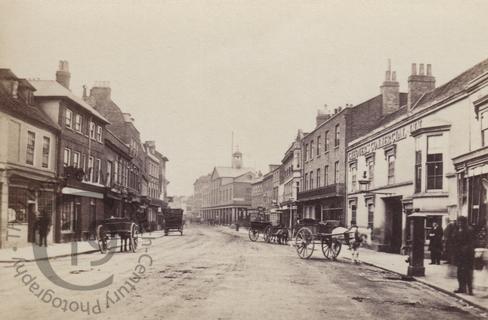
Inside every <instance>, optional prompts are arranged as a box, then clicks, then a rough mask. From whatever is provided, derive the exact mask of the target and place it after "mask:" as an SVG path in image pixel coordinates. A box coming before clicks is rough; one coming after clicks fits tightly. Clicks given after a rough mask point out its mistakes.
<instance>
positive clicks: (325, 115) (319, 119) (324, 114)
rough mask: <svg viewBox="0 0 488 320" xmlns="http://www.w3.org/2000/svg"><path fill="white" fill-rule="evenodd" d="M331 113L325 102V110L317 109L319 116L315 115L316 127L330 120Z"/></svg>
mask: <svg viewBox="0 0 488 320" xmlns="http://www.w3.org/2000/svg"><path fill="white" fill-rule="evenodd" d="M330 117H331V116H330V113H329V111H328V109H327V105H326V104H325V105H324V110H323V111H322V110H320V109H319V110H317V116H316V117H315V127H316V128H317V127H318V126H320V125H321V124H322V123H324V122H325V121H327V120H329V118H330Z"/></svg>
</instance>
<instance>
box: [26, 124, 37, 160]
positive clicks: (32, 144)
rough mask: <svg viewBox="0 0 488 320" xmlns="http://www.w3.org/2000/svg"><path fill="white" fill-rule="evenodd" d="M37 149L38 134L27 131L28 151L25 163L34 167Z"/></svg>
mask: <svg viewBox="0 0 488 320" xmlns="http://www.w3.org/2000/svg"><path fill="white" fill-rule="evenodd" d="M35 148H36V134H35V133H34V132H32V131H27V149H26V156H25V163H27V164H30V165H34V150H35Z"/></svg>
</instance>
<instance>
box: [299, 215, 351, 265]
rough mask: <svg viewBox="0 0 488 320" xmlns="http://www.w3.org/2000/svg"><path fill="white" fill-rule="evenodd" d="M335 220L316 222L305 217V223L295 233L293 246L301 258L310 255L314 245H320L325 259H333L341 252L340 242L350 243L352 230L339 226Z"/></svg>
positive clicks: (306, 257)
mask: <svg viewBox="0 0 488 320" xmlns="http://www.w3.org/2000/svg"><path fill="white" fill-rule="evenodd" d="M339 225H340V222H339V221H337V220H328V221H325V222H316V221H314V220H312V219H307V223H306V224H305V225H301V226H300V228H299V229H298V231H297V233H296V238H295V247H296V250H297V254H298V256H299V257H300V258H301V259H308V258H310V257H311V256H312V254H313V252H314V249H315V245H316V244H317V245H320V246H321V248H322V253H323V254H324V256H325V257H326V258H327V259H332V260H335V259H336V258H337V256H338V255H339V253H340V252H341V248H342V244H346V245H350V239H353V237H354V231H350V230H349V229H347V228H344V227H340V226H339Z"/></svg>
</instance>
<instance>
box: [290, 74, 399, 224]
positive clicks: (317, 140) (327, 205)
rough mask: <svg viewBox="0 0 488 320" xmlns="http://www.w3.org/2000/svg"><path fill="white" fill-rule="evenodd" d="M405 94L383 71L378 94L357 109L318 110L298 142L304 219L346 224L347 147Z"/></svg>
mask: <svg viewBox="0 0 488 320" xmlns="http://www.w3.org/2000/svg"><path fill="white" fill-rule="evenodd" d="M406 99H407V95H406V94H404V93H400V92H399V83H398V82H397V81H396V74H395V72H392V71H391V70H388V71H387V72H386V80H385V81H384V82H383V84H382V86H381V94H380V95H378V96H376V97H374V98H372V99H369V100H367V101H365V102H363V103H360V104H358V105H356V106H352V105H347V106H346V108H341V107H339V108H336V109H334V113H329V112H327V111H326V112H321V111H319V112H318V114H317V117H316V127H315V129H314V130H312V131H311V132H310V133H309V134H307V135H306V136H304V138H303V139H302V142H301V148H302V156H303V169H302V183H301V188H300V192H299V193H298V204H299V210H300V212H301V214H302V217H303V218H312V219H315V220H318V221H323V220H339V221H341V223H342V224H344V225H345V224H346V221H345V211H346V208H345V206H346V204H345V203H346V188H345V182H346V166H347V164H346V147H347V144H348V143H349V141H352V140H354V139H356V138H357V137H360V136H362V135H364V134H366V133H367V132H369V131H370V129H371V128H373V127H374V126H375V125H376V123H377V122H378V121H379V119H382V118H387V117H389V116H390V115H391V114H393V113H395V112H397V110H398V109H399V107H400V105H401V104H402V102H406Z"/></svg>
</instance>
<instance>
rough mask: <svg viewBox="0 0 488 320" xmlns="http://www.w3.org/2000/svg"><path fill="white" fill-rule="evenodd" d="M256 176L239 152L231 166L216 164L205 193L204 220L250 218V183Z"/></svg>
mask: <svg viewBox="0 0 488 320" xmlns="http://www.w3.org/2000/svg"><path fill="white" fill-rule="evenodd" d="M256 177H257V173H256V171H255V170H254V169H251V168H245V167H243V161H242V153H241V152H239V151H236V152H234V153H233V155H232V166H231V167H215V168H214V170H213V171H212V174H211V176H210V184H209V188H208V190H207V191H206V194H204V195H203V199H204V201H203V205H202V207H203V219H204V220H207V221H208V220H211V221H215V222H216V223H220V224H231V223H235V222H236V221H242V220H244V221H248V220H249V214H248V210H249V209H250V208H251V184H252V182H253V181H254V180H255V179H256Z"/></svg>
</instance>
